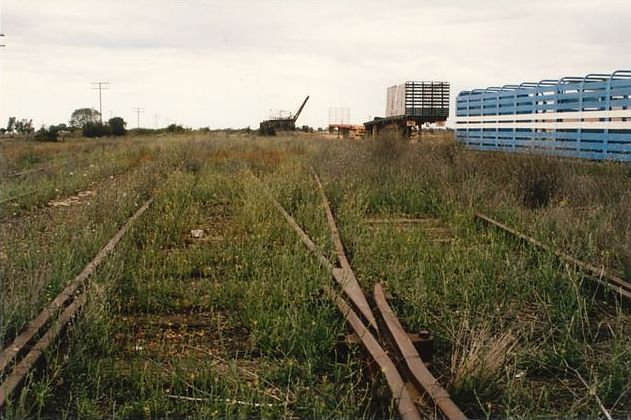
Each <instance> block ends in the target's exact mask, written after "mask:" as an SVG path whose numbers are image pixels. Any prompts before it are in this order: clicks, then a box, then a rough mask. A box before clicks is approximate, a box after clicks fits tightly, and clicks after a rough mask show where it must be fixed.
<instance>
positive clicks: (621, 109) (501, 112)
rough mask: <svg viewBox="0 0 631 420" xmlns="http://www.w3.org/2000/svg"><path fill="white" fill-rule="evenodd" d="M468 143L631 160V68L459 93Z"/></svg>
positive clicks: (459, 120) (462, 132)
mask: <svg viewBox="0 0 631 420" xmlns="http://www.w3.org/2000/svg"><path fill="white" fill-rule="evenodd" d="M456 135H457V137H458V139H459V140H460V141H461V142H463V143H464V144H465V145H466V146H467V147H469V148H472V149H478V150H498V151H507V152H540V153H547V154H553V155H561V156H571V157H578V158H586V159H595V160H603V159H607V160H617V161H626V162H631V70H618V71H615V72H613V73H612V74H588V75H587V76H585V77H564V78H562V79H559V80H542V81H540V82H534V83H532V82H525V83H521V84H520V85H506V86H503V87H491V88H486V89H475V90H472V91H464V92H460V94H458V97H457V100H456Z"/></svg>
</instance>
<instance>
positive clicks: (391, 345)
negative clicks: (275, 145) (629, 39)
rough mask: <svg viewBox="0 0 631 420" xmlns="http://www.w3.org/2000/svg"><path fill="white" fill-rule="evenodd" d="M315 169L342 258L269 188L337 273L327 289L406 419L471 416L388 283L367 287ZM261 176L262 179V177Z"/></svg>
mask: <svg viewBox="0 0 631 420" xmlns="http://www.w3.org/2000/svg"><path fill="white" fill-rule="evenodd" d="M313 175H314V179H315V182H316V184H317V186H318V191H319V194H320V197H321V200H322V205H323V207H324V211H325V215H326V218H327V224H328V226H329V230H330V234H331V239H332V241H333V244H334V249H335V255H336V259H337V264H333V263H331V262H330V261H329V259H327V258H326V256H325V254H324V252H323V251H322V249H321V248H320V247H318V246H317V245H316V244H315V243H314V242H313V240H312V239H311V238H310V237H309V236H308V235H307V234H306V233H305V231H304V230H303V229H302V228H301V227H300V225H299V224H298V223H297V222H296V220H295V219H294V218H293V217H292V216H291V215H290V214H289V213H287V211H286V210H285V209H284V208H283V207H282V206H281V205H280V203H278V201H277V200H276V199H275V198H274V197H273V196H272V195H271V193H270V192H269V191H268V190H267V189H266V191H267V192H268V195H269V197H270V199H271V201H272V203H273V204H274V206H275V207H276V209H277V210H278V211H279V213H280V214H281V215H282V216H283V217H284V218H285V220H286V221H287V223H288V224H289V226H290V227H291V228H292V229H293V230H294V231H295V232H296V233H297V235H298V237H299V238H300V240H301V241H302V242H303V244H304V245H305V246H306V247H307V248H308V249H309V251H311V253H312V254H313V255H314V256H315V257H316V258H317V259H318V261H319V262H320V263H321V264H322V265H323V266H324V267H325V268H326V269H327V270H328V271H329V272H330V273H331V276H332V277H333V279H334V280H335V284H337V286H338V287H339V291H338V290H336V289H334V288H333V287H325V288H324V289H325V292H326V294H327V295H328V296H329V297H330V298H331V299H332V300H333V302H334V303H335V305H336V306H337V308H338V309H339V311H340V312H341V313H342V315H343V316H344V318H345V320H346V322H347V324H348V325H349V326H350V327H351V329H352V330H353V333H354V335H355V337H357V338H358V340H359V341H360V343H361V345H362V347H363V348H364V350H365V351H366V353H368V354H369V355H370V357H371V358H372V360H373V361H374V362H375V363H376V364H377V365H378V366H379V368H380V371H381V373H382V374H383V376H384V379H385V381H386V382H387V384H388V387H389V388H390V392H391V396H392V399H393V402H394V405H395V406H396V409H397V411H398V413H399V415H400V416H401V418H403V419H419V418H422V417H436V413H440V416H442V417H444V418H446V419H449V420H456V419H458V420H462V419H466V416H465V415H464V413H463V412H462V411H461V410H460V409H459V408H458V406H457V405H456V404H455V403H454V402H453V400H452V399H451V397H450V396H449V393H448V392H447V391H446V390H445V389H444V388H443V387H442V386H441V385H440V383H439V382H438V380H437V379H436V377H434V376H433V375H432V373H431V372H430V371H429V369H428V368H427V365H426V364H425V362H424V361H423V360H422V359H421V357H420V355H419V353H418V351H417V349H416V347H415V346H414V344H413V342H412V340H411V338H410V336H409V335H408V334H407V333H406V332H405V330H404V329H403V326H402V325H401V323H400V322H399V320H398V319H397V317H396V315H395V314H394V312H393V311H392V309H391V308H390V306H389V305H388V302H387V300H386V294H385V292H384V288H383V285H382V284H381V283H378V284H376V285H375V289H374V294H373V296H372V299H369V297H368V296H367V295H366V294H365V293H364V291H363V290H362V288H361V286H360V285H359V282H358V281H357V277H356V276H355V274H354V272H353V269H352V267H351V265H350V262H349V260H348V258H347V256H346V253H345V251H344V245H343V243H342V240H341V238H340V235H339V230H338V228H337V225H336V223H335V218H334V216H333V212H332V210H331V206H330V203H329V201H328V199H327V197H326V194H325V192H324V187H323V185H322V183H321V181H320V179H319V177H318V175H317V173H315V171H314V173H313ZM252 176H254V175H252ZM255 179H257V180H258V178H256V177H255ZM258 181H259V182H261V181H260V180H258ZM261 184H262V183H261ZM338 265H339V266H338ZM370 300H372V301H374V305H370V304H369V301H370ZM428 404H430V405H431V406H432V409H431V412H429V413H428V412H426V411H423V410H422V408H421V407H423V408H426V407H427V405H428Z"/></svg>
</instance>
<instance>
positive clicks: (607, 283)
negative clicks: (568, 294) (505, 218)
mask: <svg viewBox="0 0 631 420" xmlns="http://www.w3.org/2000/svg"><path fill="white" fill-rule="evenodd" d="M474 217H475V218H476V219H478V220H480V221H482V222H484V223H486V224H488V225H491V226H493V227H495V228H498V229H500V230H502V231H504V232H506V233H508V234H510V235H512V236H515V237H516V238H518V239H520V240H522V241H524V242H526V243H528V244H530V245H532V246H534V247H535V248H539V249H542V250H544V251H546V252H549V253H552V254H554V255H555V256H556V257H557V258H558V259H560V260H562V261H565V262H568V263H570V264H573V265H575V266H576V267H578V268H579V269H580V270H581V271H583V272H584V273H586V274H588V275H589V276H590V277H591V278H592V279H593V280H594V281H595V282H596V283H598V284H599V285H601V286H604V287H605V288H607V289H610V290H612V291H613V292H615V293H618V294H619V295H620V296H622V297H624V298H626V299H627V300H629V301H631V283H628V282H626V281H624V280H623V279H621V278H620V277H617V276H614V275H612V274H609V273H607V272H606V271H605V269H604V268H598V267H596V266H594V265H591V264H589V263H586V262H583V261H581V260H579V259H577V258H575V257H573V256H571V255H569V254H566V253H565V252H562V251H559V250H556V249H553V248H552V247H550V246H549V245H546V244H544V243H543V242H540V241H538V240H536V239H535V238H533V237H530V236H528V235H525V234H523V233H521V232H518V231H517V230H515V229H513V228H511V227H509V226H507V225H505V224H503V223H500V222H498V221H497V220H494V219H492V218H490V217H488V216H485V215H483V214H481V213H475V215H474Z"/></svg>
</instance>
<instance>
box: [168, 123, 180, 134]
mask: <svg viewBox="0 0 631 420" xmlns="http://www.w3.org/2000/svg"><path fill="white" fill-rule="evenodd" d="M166 130H167V133H183V132H184V127H182V126H181V125H178V124H171V125H169V126H168V127H167V129H166Z"/></svg>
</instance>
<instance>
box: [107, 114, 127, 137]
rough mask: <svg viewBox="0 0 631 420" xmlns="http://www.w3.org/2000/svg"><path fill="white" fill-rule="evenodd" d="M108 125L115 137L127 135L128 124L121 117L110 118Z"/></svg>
mask: <svg viewBox="0 0 631 420" xmlns="http://www.w3.org/2000/svg"><path fill="white" fill-rule="evenodd" d="M107 125H109V126H110V130H111V132H112V135H113V136H124V135H125V134H127V130H126V129H125V126H126V125H127V123H126V122H125V120H124V119H122V118H121V117H114V118H110V120H109V121H108V122H107Z"/></svg>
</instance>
